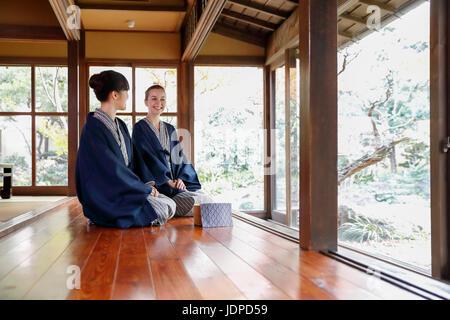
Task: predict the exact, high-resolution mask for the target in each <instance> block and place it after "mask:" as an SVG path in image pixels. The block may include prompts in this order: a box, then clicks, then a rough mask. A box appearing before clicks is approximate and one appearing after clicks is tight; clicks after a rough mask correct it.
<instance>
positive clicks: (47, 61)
mask: <svg viewBox="0 0 450 320" xmlns="http://www.w3.org/2000/svg"><path fill="white" fill-rule="evenodd" d="M0 66H2V67H31V74H30V77H31V79H30V80H31V111H29V112H28V111H27V112H21V111H18V112H14V111H13V112H9V111H5V112H3V111H0V116H31V185H29V186H13V192H14V194H15V195H66V194H67V192H68V190H69V186H68V185H65V186H39V185H37V184H36V174H37V172H36V121H37V119H36V117H40V116H44V117H45V116H65V117H67V119H68V118H69V111H67V112H40V111H36V67H41V66H42V67H65V68H68V64H67V59H60V58H20V59H17V58H1V59H0ZM68 125H69V126H70V125H71V124H70V123H69V120H68ZM69 149H70V147H69V146H68V150H67V151H69ZM67 166H68V169H67V173H69V172H70V169H69V166H70V162H68V163H67Z"/></svg>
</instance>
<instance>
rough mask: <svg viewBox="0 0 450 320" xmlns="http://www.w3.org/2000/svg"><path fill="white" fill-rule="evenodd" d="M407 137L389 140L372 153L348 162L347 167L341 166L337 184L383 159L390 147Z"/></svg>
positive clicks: (388, 152)
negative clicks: (389, 141)
mask: <svg viewBox="0 0 450 320" xmlns="http://www.w3.org/2000/svg"><path fill="white" fill-rule="evenodd" d="M408 140H409V138H402V139H400V140H397V141H394V142H391V143H389V144H387V145H383V146H381V147H378V148H376V149H375V151H374V152H373V153H372V154H366V155H364V156H362V157H361V158H359V159H357V160H356V161H354V162H353V163H351V164H349V165H348V166H347V167H345V168H343V169H342V170H340V171H339V172H338V185H340V184H341V183H342V182H343V181H344V180H346V179H348V178H350V177H351V176H353V175H354V174H355V173H358V172H360V171H361V170H363V169H364V168H367V167H370V166H371V165H374V164H376V163H379V162H380V161H382V160H384V159H385V158H386V157H387V156H388V155H389V154H390V151H391V150H392V148H393V147H394V146H395V145H396V144H399V143H401V142H404V141H408Z"/></svg>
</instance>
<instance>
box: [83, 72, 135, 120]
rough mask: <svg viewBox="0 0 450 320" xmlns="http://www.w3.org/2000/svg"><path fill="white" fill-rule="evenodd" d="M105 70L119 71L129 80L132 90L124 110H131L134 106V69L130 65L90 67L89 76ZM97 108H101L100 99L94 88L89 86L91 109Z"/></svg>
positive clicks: (129, 92)
mask: <svg viewBox="0 0 450 320" xmlns="http://www.w3.org/2000/svg"><path fill="white" fill-rule="evenodd" d="M105 70H114V71H116V72H119V73H121V74H123V75H124V76H125V78H127V80H128V84H129V85H130V90H129V91H128V101H127V107H126V109H125V110H124V112H131V109H132V107H133V102H132V97H131V92H132V90H131V88H133V77H132V71H131V68H130V67H89V77H91V76H92V75H94V74H96V73H100V72H102V71H105ZM96 108H100V101H98V100H97V98H96V97H95V93H94V90H92V88H89V110H91V111H94V110H95V109H96Z"/></svg>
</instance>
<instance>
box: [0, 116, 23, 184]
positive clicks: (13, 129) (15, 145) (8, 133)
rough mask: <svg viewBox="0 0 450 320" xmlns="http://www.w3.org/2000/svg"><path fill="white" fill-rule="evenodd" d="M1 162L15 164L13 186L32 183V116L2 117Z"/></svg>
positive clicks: (0, 130) (0, 120)
mask: <svg viewBox="0 0 450 320" xmlns="http://www.w3.org/2000/svg"><path fill="white" fill-rule="evenodd" d="M0 162H2V163H12V164H13V165H14V168H13V181H12V182H13V187H14V186H30V185H31V117H30V116H13V117H7V116H1V117H0ZM1 181H2V182H1V183H2V185H3V180H1Z"/></svg>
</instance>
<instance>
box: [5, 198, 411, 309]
mask: <svg viewBox="0 0 450 320" xmlns="http://www.w3.org/2000/svg"><path fill="white" fill-rule="evenodd" d="M233 223H234V226H233V227H232V228H217V229H201V228H198V227H194V226H193V221H192V218H177V219H173V220H171V221H170V222H169V223H168V224H167V225H166V226H163V227H149V228H138V229H128V230H118V229H107V228H100V227H96V226H88V225H87V223H86V219H85V218H84V216H83V214H82V210H81V206H80V204H79V203H78V201H77V200H76V199H73V200H71V201H69V202H68V203H67V204H65V205H63V206H60V207H58V208H56V209H54V210H52V211H50V212H49V213H46V214H45V215H44V216H43V217H42V218H40V219H39V220H37V221H35V222H34V223H33V224H30V225H28V226H26V227H23V228H22V229H19V230H17V231H15V232H14V233H11V234H9V235H7V236H5V237H3V238H0V299H224V300H228V299H419V297H418V296H415V295H413V294H411V293H409V292H406V291H403V290H401V289H399V288H397V287H395V286H393V285H391V284H389V283H387V282H384V281H382V280H379V279H377V278H375V277H373V276H370V275H368V274H365V273H364V272H361V271H358V270H356V269H353V268H351V267H349V266H347V265H345V264H342V263H340V262H338V261H336V260H333V259H331V258H329V257H326V256H324V255H321V254H319V253H315V252H309V251H303V250H300V249H299V247H298V244H296V243H294V242H291V241H289V240H285V239H283V238H280V237H278V236H276V235H274V234H271V233H268V232H266V231H264V230H261V229H258V228H256V227H254V226H251V225H249V224H247V223H245V222H243V221H241V220H238V219H235V218H234V219H233ZM71 265H75V266H78V267H79V268H80V270H81V289H79V290H77V289H72V290H70V289H68V288H67V282H68V279H69V277H71V274H69V273H67V270H68V267H69V266H71ZM69 280H70V279H69ZM70 283H72V282H71V281H69V284H70Z"/></svg>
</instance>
